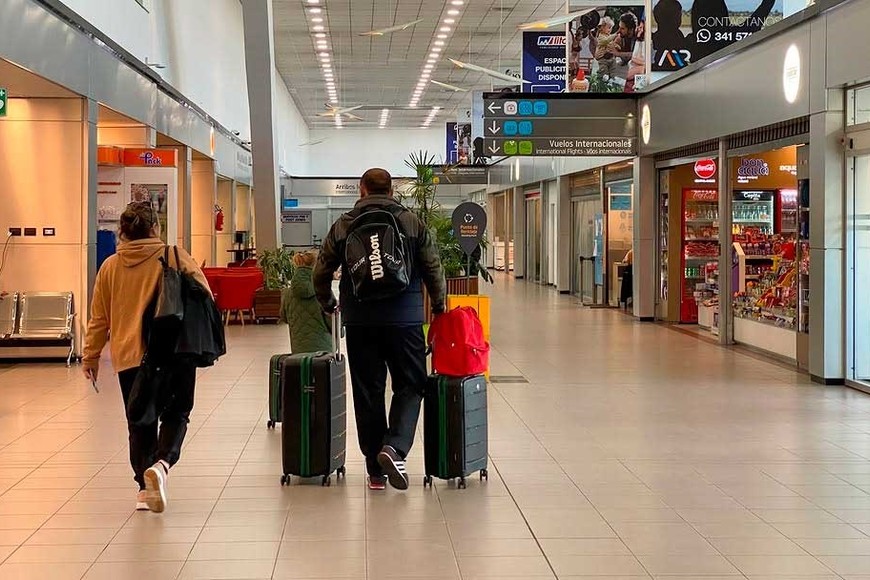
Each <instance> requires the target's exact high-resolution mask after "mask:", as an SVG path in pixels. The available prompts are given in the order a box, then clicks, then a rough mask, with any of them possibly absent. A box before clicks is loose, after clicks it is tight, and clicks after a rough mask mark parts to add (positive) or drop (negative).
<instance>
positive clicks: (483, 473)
mask: <svg viewBox="0 0 870 580" xmlns="http://www.w3.org/2000/svg"><path fill="white" fill-rule="evenodd" d="M484 480H486V481H489V471H487V470H486V469H481V470H480V481H484Z"/></svg>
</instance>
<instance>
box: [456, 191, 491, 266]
mask: <svg viewBox="0 0 870 580" xmlns="http://www.w3.org/2000/svg"><path fill="white" fill-rule="evenodd" d="M485 233H486V211H485V210H484V209H483V208H482V207H480V206H479V205H478V204H476V203H473V202H470V201H466V202H464V203H460V204H459V205H458V206H456V209H455V210H453V235H454V236H456V239H457V240H459V245H460V246H461V247H462V250H463V251H464V252H465V254H466V255H468V256H471V254H472V253H474V250H476V249H477V246H478V245H480V240H482V239H483V235H484V234H485Z"/></svg>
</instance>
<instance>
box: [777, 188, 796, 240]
mask: <svg viewBox="0 0 870 580" xmlns="http://www.w3.org/2000/svg"><path fill="white" fill-rule="evenodd" d="M776 199H777V203H776V207H775V208H774V211H775V217H776V219H775V222H774V228H775V229H774V231H776V232H778V233H797V231H798V212H799V208H798V192H797V190H796V189H780V190H779V191H778V192H777V197H776Z"/></svg>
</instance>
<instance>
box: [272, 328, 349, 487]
mask: <svg viewBox="0 0 870 580" xmlns="http://www.w3.org/2000/svg"><path fill="white" fill-rule="evenodd" d="M333 324H334V326H335V328H334V329H333V331H334V332H333V336H334V337H335V345H336V349H335V352H334V353H323V352H321V353H306V354H293V355H290V356H289V357H287V358H285V359H284V360H283V361H282V365H281V384H282V385H283V389H282V390H283V393H282V397H283V404H282V407H283V408H282V411H283V415H284V417H283V422H282V424H281V451H282V453H281V455H282V458H283V460H282V461H283V468H284V471H283V473H284V474H283V475H282V476H281V485H288V484H289V483H290V476H291V475H296V476H299V477H304V478H309V477H321V478H322V483H323V485H329V484H330V483H331V477H330V476H331V475H332V474H333V473H336V474H337V475H338V476H339V477H341V476H342V475H344V473H345V467H344V464H345V456H346V451H347V396H346V390H347V389H346V386H345V380H346V379H345V377H346V374H347V371H346V368H345V359H344V356H342V354H341V349H340V346H339V345H340V342H339V337H338V327H339V324H340V323H339V322H338V316H334V317H333Z"/></svg>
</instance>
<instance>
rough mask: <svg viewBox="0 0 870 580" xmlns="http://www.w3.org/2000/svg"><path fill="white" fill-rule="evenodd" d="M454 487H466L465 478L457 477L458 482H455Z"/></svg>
mask: <svg viewBox="0 0 870 580" xmlns="http://www.w3.org/2000/svg"><path fill="white" fill-rule="evenodd" d="M456 487H457V488H459V489H465V488H466V487H467V486H466V485H465V478H464V477H460V478H459V483H457V484H456Z"/></svg>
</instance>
